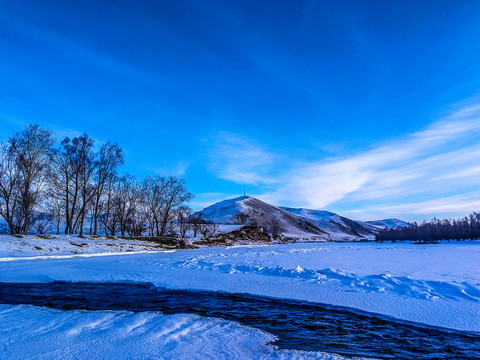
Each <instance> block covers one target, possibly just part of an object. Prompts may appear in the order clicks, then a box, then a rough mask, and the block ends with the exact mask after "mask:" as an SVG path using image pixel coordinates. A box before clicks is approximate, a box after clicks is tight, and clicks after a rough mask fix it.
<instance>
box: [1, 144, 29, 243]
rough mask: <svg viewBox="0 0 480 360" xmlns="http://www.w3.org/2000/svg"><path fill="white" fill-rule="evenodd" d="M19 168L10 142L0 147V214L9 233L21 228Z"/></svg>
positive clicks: (16, 231) (14, 232)
mask: <svg viewBox="0 0 480 360" xmlns="http://www.w3.org/2000/svg"><path fill="white" fill-rule="evenodd" d="M20 179H21V174H20V169H19V167H18V166H17V162H16V159H15V158H14V156H13V154H12V149H11V144H9V143H6V144H1V147H0V215H1V216H2V217H3V218H4V219H5V221H6V222H7V225H8V228H9V230H10V234H16V233H19V232H20V231H21V229H22V227H23V226H22V223H23V215H22V210H21V194H20Z"/></svg>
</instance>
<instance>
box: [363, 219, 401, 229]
mask: <svg viewBox="0 0 480 360" xmlns="http://www.w3.org/2000/svg"><path fill="white" fill-rule="evenodd" d="M364 224H366V225H367V226H373V227H375V228H377V229H385V228H387V227H388V228H397V227H402V226H407V227H408V226H410V224H409V223H407V222H405V221H403V220H399V219H384V220H376V221H365V222H364Z"/></svg>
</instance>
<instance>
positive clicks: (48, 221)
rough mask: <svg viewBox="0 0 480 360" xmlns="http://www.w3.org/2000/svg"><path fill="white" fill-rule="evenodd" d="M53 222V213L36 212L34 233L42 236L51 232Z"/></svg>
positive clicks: (33, 218) (33, 219)
mask: <svg viewBox="0 0 480 360" xmlns="http://www.w3.org/2000/svg"><path fill="white" fill-rule="evenodd" d="M53 220H54V215H53V214H52V213H51V212H43V211H36V212H35V213H34V215H33V216H32V228H33V231H34V232H35V233H38V234H41V235H43V234H46V233H49V232H51V229H52V225H53Z"/></svg>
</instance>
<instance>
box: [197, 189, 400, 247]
mask: <svg viewBox="0 0 480 360" xmlns="http://www.w3.org/2000/svg"><path fill="white" fill-rule="evenodd" d="M195 215H197V216H201V217H202V218H203V219H205V220H209V221H212V222H215V223H217V224H225V225H240V224H243V225H256V226H259V227H262V228H264V229H265V231H268V232H270V233H272V232H274V231H273V230H274V228H275V227H276V228H277V230H278V231H277V232H278V233H281V234H282V235H284V236H290V237H296V238H308V239H324V240H360V239H368V240H373V239H374V237H375V232H377V231H378V229H380V228H382V227H384V226H390V227H392V226H394V225H396V226H402V225H403V224H406V223H404V222H403V221H401V220H396V219H389V220H380V221H373V222H365V223H364V222H360V221H355V220H351V219H348V218H346V217H343V216H340V215H337V214H335V213H332V212H329V211H322V210H311V209H303V208H299V209H295V208H287V207H276V206H273V205H270V204H267V203H266V202H263V201H261V200H259V199H256V198H254V197H251V196H241V197H238V198H234V199H228V200H224V201H220V202H218V203H216V204H213V205H211V206H209V207H207V208H205V209H203V210H202V211H199V212H198V213H196V214H195ZM383 224H385V225H383Z"/></svg>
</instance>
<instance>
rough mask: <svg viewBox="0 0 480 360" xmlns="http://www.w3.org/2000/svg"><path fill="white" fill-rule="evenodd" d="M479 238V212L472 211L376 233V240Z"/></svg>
mask: <svg viewBox="0 0 480 360" xmlns="http://www.w3.org/2000/svg"><path fill="white" fill-rule="evenodd" d="M479 238H480V214H477V213H472V214H470V215H469V216H466V217H464V218H461V219H457V220H452V219H443V220H440V219H436V218H434V219H433V220H432V221H430V222H422V223H420V224H417V223H416V222H414V223H412V224H411V226H408V227H407V226H405V227H399V228H394V229H390V228H386V229H383V230H380V232H378V234H377V235H376V240H377V241H386V240H387V241H402V240H413V241H418V242H436V241H438V240H476V239H479Z"/></svg>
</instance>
